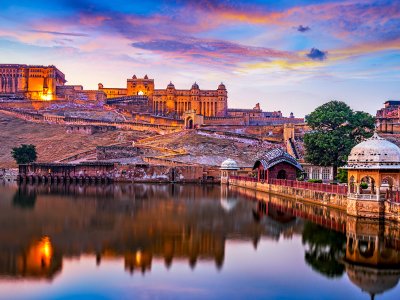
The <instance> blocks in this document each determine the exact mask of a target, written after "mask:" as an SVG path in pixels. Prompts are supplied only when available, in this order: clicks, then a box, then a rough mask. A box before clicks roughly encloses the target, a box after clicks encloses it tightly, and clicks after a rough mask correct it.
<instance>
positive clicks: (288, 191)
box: [229, 179, 347, 210]
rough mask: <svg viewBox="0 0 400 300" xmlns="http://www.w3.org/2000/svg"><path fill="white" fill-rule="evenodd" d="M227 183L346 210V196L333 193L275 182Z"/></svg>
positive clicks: (239, 181)
mask: <svg viewBox="0 0 400 300" xmlns="http://www.w3.org/2000/svg"><path fill="white" fill-rule="evenodd" d="M229 184H230V185H233V186H239V187H245V188H249V189H253V190H257V191H261V192H267V193H272V194H276V195H281V196H286V197H290V198H294V199H296V200H299V201H306V202H312V203H316V204H320V205H325V206H329V207H334V208H338V209H343V210H346V208H347V196H346V195H340V194H335V193H328V192H320V191H313V190H307V189H300V188H294V187H289V186H282V185H276V184H268V183H262V182H252V181H245V180H236V179H229Z"/></svg>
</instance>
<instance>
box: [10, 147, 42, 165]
mask: <svg viewBox="0 0 400 300" xmlns="http://www.w3.org/2000/svg"><path fill="white" fill-rule="evenodd" d="M11 155H12V157H13V158H14V159H15V161H16V162H17V164H28V163H31V162H34V161H36V159H37V153H36V146H35V145H21V147H15V148H12V151H11Z"/></svg>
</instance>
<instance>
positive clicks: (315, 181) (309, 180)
mask: <svg viewBox="0 0 400 300" xmlns="http://www.w3.org/2000/svg"><path fill="white" fill-rule="evenodd" d="M308 182H311V183H322V180H321V179H308Z"/></svg>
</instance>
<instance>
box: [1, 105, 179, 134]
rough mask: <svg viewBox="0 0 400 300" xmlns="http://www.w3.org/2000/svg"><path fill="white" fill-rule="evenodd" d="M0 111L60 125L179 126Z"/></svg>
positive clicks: (162, 129)
mask: <svg viewBox="0 0 400 300" xmlns="http://www.w3.org/2000/svg"><path fill="white" fill-rule="evenodd" d="M0 111H1V112H2V113H5V114H8V115H12V116H14V117H17V118H20V119H23V120H26V121H30V122H37V123H51V124H60V125H73V124H77V125H78V124H79V125H93V126H114V127H116V128H119V129H123V130H148V131H156V132H161V133H167V132H171V131H174V130H179V129H180V127H179V126H171V125H157V124H146V123H139V122H114V121H105V120H92V119H85V118H77V117H64V116H58V115H51V114H39V113H31V112H22V111H18V110H15V109H6V108H0Z"/></svg>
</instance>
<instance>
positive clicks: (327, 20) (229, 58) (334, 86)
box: [0, 0, 400, 116]
mask: <svg viewBox="0 0 400 300" xmlns="http://www.w3.org/2000/svg"><path fill="white" fill-rule="evenodd" d="M0 4H1V8H0V63H21V64H22V63H23V64H43V65H49V64H53V65H56V66H57V67H58V68H59V69H60V70H61V71H63V72H64V73H65V75H66V79H67V80H68V84H82V85H83V86H84V88H85V89H97V84H98V83H99V82H102V83H103V84H104V86H105V87H125V86H126V79H127V78H130V77H132V75H133V74H136V75H137V76H138V77H142V76H144V75H145V74H148V76H149V77H150V78H154V79H155V85H156V88H166V86H167V84H168V83H169V81H172V82H173V83H174V84H175V87H176V88H178V89H189V88H190V86H191V85H192V83H193V82H194V81H197V83H198V84H199V86H200V88H202V89H216V88H217V86H218V84H219V83H220V82H224V84H225V85H226V87H227V89H228V93H229V100H228V101H229V106H230V107H243V108H251V107H253V106H254V104H255V103H257V102H260V104H261V106H262V108H263V110H265V111H270V110H281V111H282V112H283V113H284V115H288V114H289V113H290V112H292V111H293V112H294V114H295V115H296V116H304V115H305V114H307V113H309V112H310V111H311V110H313V109H314V108H315V107H316V106H318V105H320V104H322V103H324V102H326V101H328V100H331V99H336V100H343V101H346V102H347V103H348V104H350V105H351V106H352V107H353V108H354V109H357V110H365V111H368V112H370V113H373V114H374V113H375V111H376V110H377V109H379V108H380V107H381V106H382V103H383V102H384V101H386V100H388V99H400V1H373V0H372V1H370V0H363V1H323V0H318V1H290V0H284V1H272V0H271V1H270V0H266V1H261V0H254V1H202V0H194V1H148V0H146V1H143V0H142V1H132V0H131V1H130V0H113V1H111V0H107V1H101V0H96V1H94V0H52V1H47V0H38V1H34V0H18V1H14V0H0Z"/></svg>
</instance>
